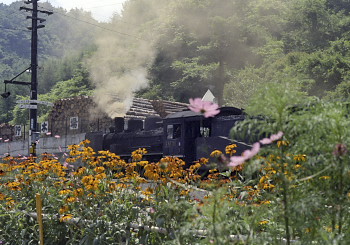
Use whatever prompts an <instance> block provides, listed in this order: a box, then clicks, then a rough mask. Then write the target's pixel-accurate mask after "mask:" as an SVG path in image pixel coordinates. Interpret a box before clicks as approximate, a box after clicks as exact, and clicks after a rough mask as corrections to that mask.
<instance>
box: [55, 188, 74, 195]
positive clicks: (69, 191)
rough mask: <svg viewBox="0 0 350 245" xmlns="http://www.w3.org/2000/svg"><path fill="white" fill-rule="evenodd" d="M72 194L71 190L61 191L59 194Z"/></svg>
mask: <svg viewBox="0 0 350 245" xmlns="http://www.w3.org/2000/svg"><path fill="white" fill-rule="evenodd" d="M71 192H72V191H71V190H68V189H64V190H61V191H59V192H58V194H60V195H67V194H69V193H71Z"/></svg>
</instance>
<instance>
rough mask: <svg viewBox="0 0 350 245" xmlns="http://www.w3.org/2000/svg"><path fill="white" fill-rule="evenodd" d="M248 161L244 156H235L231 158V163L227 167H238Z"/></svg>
mask: <svg viewBox="0 0 350 245" xmlns="http://www.w3.org/2000/svg"><path fill="white" fill-rule="evenodd" d="M246 160H247V158H246V157H244V156H233V157H231V158H230V163H229V164H228V165H227V166H229V167H237V166H239V165H241V164H243V163H244V162H245V161H246Z"/></svg>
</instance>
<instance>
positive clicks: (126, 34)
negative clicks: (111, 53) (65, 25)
mask: <svg viewBox="0 0 350 245" xmlns="http://www.w3.org/2000/svg"><path fill="white" fill-rule="evenodd" d="M39 8H41V9H44V10H48V11H52V12H53V13H56V14H59V15H63V16H66V17H68V18H71V19H74V20H76V21H80V22H83V23H86V24H89V25H92V26H95V27H98V28H100V29H103V30H106V31H110V32H114V33H117V34H120V35H124V36H129V37H132V38H135V39H138V40H141V38H140V37H138V36H135V35H131V34H128V33H124V32H120V31H116V30H113V29H110V28H106V27H103V26H100V25H97V24H94V23H91V22H89V21H85V20H82V19H79V18H76V17H73V16H70V15H68V14H64V13H61V12H59V11H53V10H51V9H47V8H45V7H39Z"/></svg>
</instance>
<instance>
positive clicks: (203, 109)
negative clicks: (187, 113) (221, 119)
mask: <svg viewBox="0 0 350 245" xmlns="http://www.w3.org/2000/svg"><path fill="white" fill-rule="evenodd" d="M188 108H189V109H190V110H191V111H193V112H198V113H201V114H203V115H204V117H206V118H207V117H214V116H215V115H217V114H219V113H220V110H219V106H218V105H217V104H215V103H212V102H210V101H203V100H202V99H201V98H195V99H192V98H191V99H190V105H189V107H188Z"/></svg>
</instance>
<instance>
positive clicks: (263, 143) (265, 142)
mask: <svg viewBox="0 0 350 245" xmlns="http://www.w3.org/2000/svg"><path fill="white" fill-rule="evenodd" d="M259 142H260V143H261V144H262V145H269V144H271V143H272V142H273V141H272V140H271V139H270V138H263V139H262V140H260V141H259Z"/></svg>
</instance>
